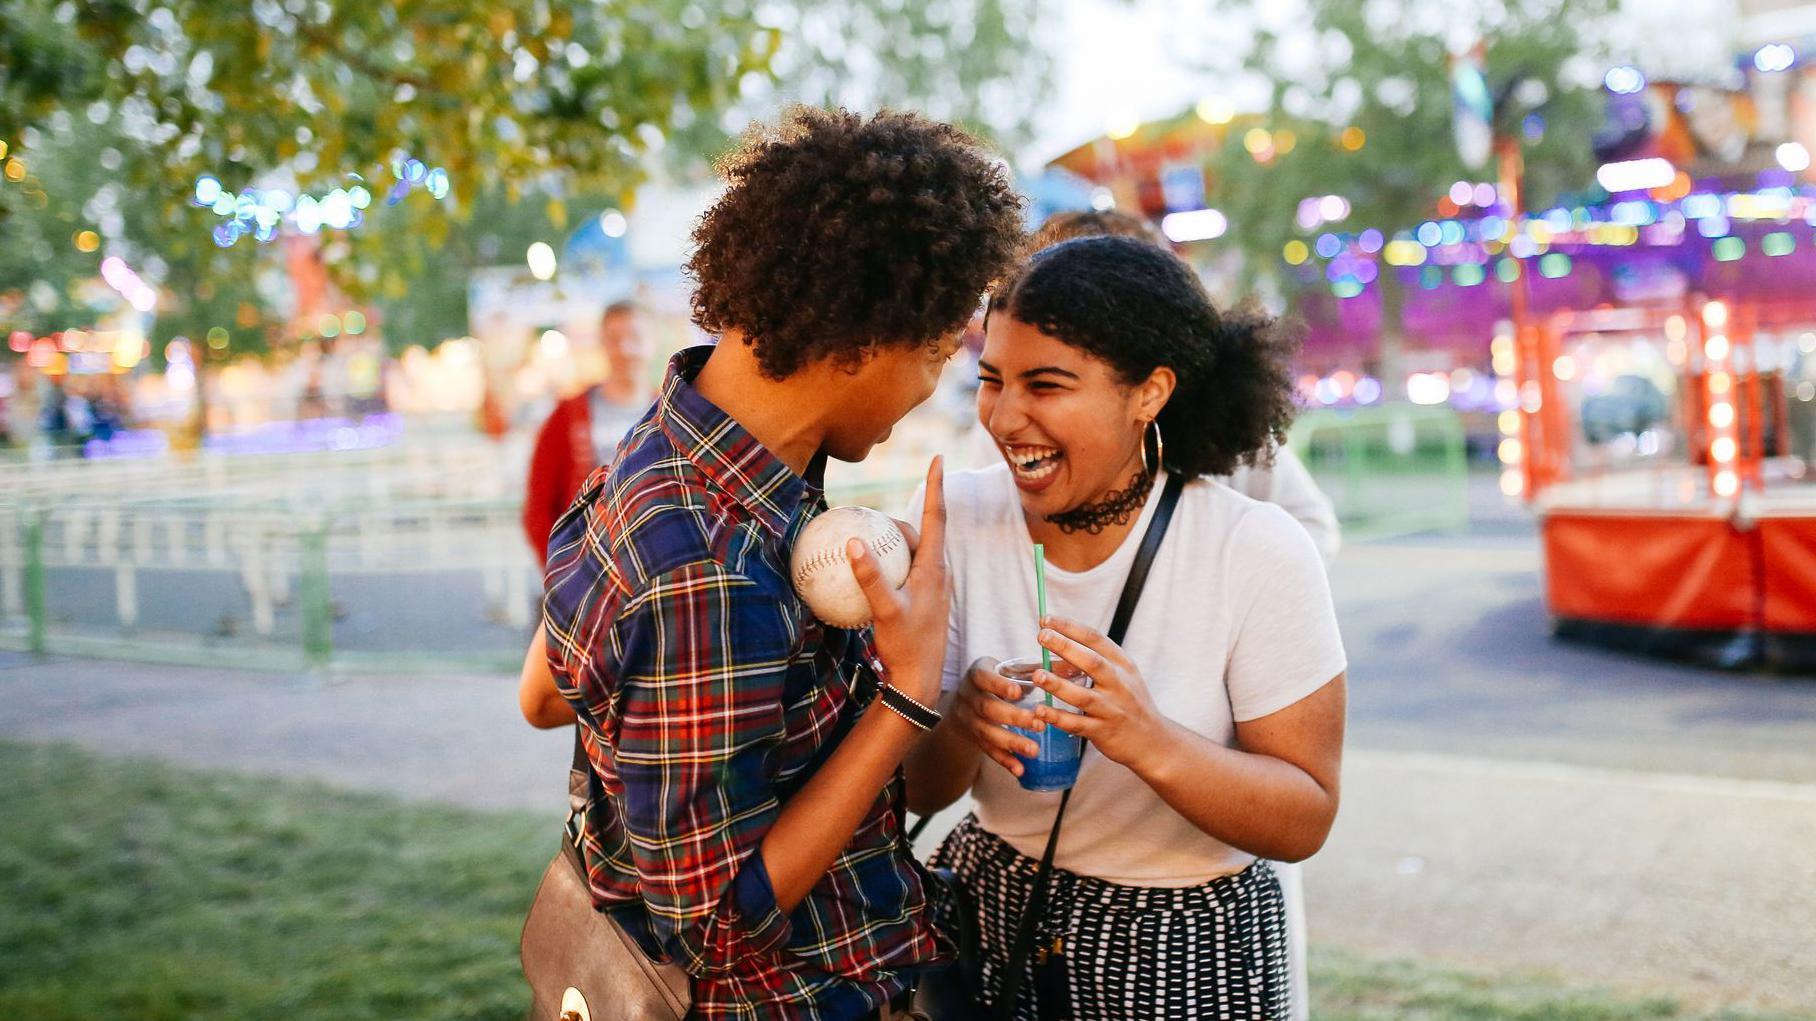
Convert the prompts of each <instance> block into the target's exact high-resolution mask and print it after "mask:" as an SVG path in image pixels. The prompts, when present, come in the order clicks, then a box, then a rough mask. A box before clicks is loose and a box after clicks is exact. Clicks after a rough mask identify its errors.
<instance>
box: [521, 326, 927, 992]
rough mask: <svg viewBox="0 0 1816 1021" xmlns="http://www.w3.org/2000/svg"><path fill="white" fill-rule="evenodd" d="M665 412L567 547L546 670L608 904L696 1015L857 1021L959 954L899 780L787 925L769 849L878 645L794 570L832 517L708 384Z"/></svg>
mask: <svg viewBox="0 0 1816 1021" xmlns="http://www.w3.org/2000/svg"><path fill="white" fill-rule="evenodd" d="M710 350H711V349H710V348H694V349H691V350H688V351H684V352H682V353H681V354H679V355H677V356H676V357H675V359H674V361H673V363H671V365H670V369H669V375H668V379H667V381H666V383H665V384H664V386H663V389H662V393H661V395H660V396H659V397H658V398H657V400H656V402H655V404H654V406H653V407H652V408H651V409H650V411H649V412H648V414H646V415H645V416H644V418H643V420H642V421H641V422H640V423H639V424H638V425H637V426H636V427H635V428H634V429H632V430H631V432H630V433H629V435H627V436H626V437H625V440H624V442H623V444H622V445H621V446H620V447H619V450H618V457H617V459H616V461H615V462H614V464H613V465H612V467H611V468H610V470H609V471H599V472H595V473H594V475H593V476H592V478H591V479H590V480H589V481H588V482H587V485H586V487H585V488H584V489H583V490H582V492H581V495H580V497H579V499H578V500H577V501H576V502H575V504H574V506H573V507H572V508H571V509H570V510H569V511H568V512H567V514H566V515H564V516H563V517H562V519H561V520H560V521H559V522H557V523H556V526H555V529H554V533H553V535H552V536H551V538H550V540H549V561H548V564H549V566H548V573H547V576H546V589H547V591H546V599H545V601H544V609H543V618H544V622H545V624H546V626H547V634H548V649H549V660H550V665H551V667H552V668H553V672H554V675H555V679H556V683H557V685H558V686H559V687H560V689H561V692H562V695H563V696H565V697H566V698H567V700H568V701H569V703H570V704H572V705H573V707H574V709H575V710H576V712H577V713H578V715H579V719H580V725H581V728H582V738H583V741H584V744H585V746H586V751H587V755H588V758H589V759H590V760H591V763H592V773H593V775H592V777H591V779H590V788H589V792H588V795H589V796H588V805H587V808H586V811H585V813H584V816H583V819H582V826H581V844H582V858H583V859H584V861H585V862H586V867H587V871H588V874H589V877H590V879H591V885H592V893H593V899H594V901H595V903H596V904H598V905H599V907H600V908H602V909H605V910H610V911H613V912H614V914H615V916H616V917H618V918H619V920H620V921H621V922H622V923H623V924H624V925H625V926H626V928H627V929H628V930H629V931H630V932H632V934H633V935H635V936H636V937H637V938H638V940H639V941H640V942H642V943H643V944H644V947H645V949H646V950H648V951H649V952H650V953H651V954H652V955H653V956H656V957H658V958H660V959H665V960H671V961H674V962H676V963H678V964H680V965H681V966H682V967H683V968H685V969H686V970H687V971H688V973H689V974H690V975H692V976H693V978H694V981H693V993H694V1001H695V1007H694V1009H695V1012H696V1016H698V1017H700V1018H702V1019H705V1021H717V1019H721V1018H725V1019H729V1018H739V1019H757V1018H762V1019H770V1018H774V1019H790V1021H792V1019H803V1021H838V1019H847V1018H853V1019H855V1018H862V1017H865V1016H867V1015H868V1014H869V1013H870V1012H871V1011H873V1010H874V1009H876V1007H878V1006H879V1005H881V1004H883V1003H886V1002H888V1001H889V1000H890V999H891V998H892V997H894V996H895V995H896V994H897V993H899V992H901V991H903V990H904V989H906V988H907V987H908V986H909V985H910V984H911V983H912V981H913V978H914V974H915V972H916V970H917V969H918V968H919V967H921V966H923V965H926V964H930V963H933V962H934V961H936V960H938V959H940V958H941V948H940V945H939V944H938V942H937V941H936V938H935V937H934V935H933V932H932V929H931V926H930V923H929V920H928V910H927V904H926V899H925V892H924V887H923V883H922V876H921V873H920V872H919V871H918V869H919V866H918V865H917V864H916V863H915V862H914V859H913V856H912V855H911V854H910V853H909V851H908V849H907V847H906V842H905V840H904V839H903V836H902V812H901V809H900V805H901V776H900V774H899V773H898V774H897V777H896V779H895V780H894V781H893V782H892V783H891V784H890V785H889V787H888V789H886V790H884V791H883V792H882V794H881V795H880V796H879V797H878V798H877V800H876V803H875V804H874V805H872V806H871V808H870V810H869V812H868V813H867V814H866V816H865V818H864V822H863V824H862V825H860V826H859V827H858V830H857V832H856V834H854V835H853V836H852V838H851V841H850V843H849V844H847V845H846V847H845V849H844V850H843V851H842V852H840V854H839V857H838V859H837V860H836V861H834V862H833V864H832V867H831V868H830V869H828V870H827V872H826V875H825V876H823V877H821V879H820V881H819V882H818V883H816V884H815V885H814V887H813V889H812V891H811V892H809V893H808V895H807V898H806V899H805V900H804V901H802V902H801V904H800V905H799V906H797V907H796V908H795V909H794V910H793V911H791V912H788V913H786V914H785V913H783V912H782V911H780V910H779V909H778V906H777V904H776V898H775V893H774V891H773V890H772V889H771V886H770V880H769V874H768V872H767V870H766V869H765V867H764V864H763V858H762V855H761V854H758V853H756V852H757V849H758V845H759V844H760V843H761V842H762V840H763V837H764V835H765V834H766V833H768V831H769V828H770V826H771V825H772V824H773V823H774V822H775V819H776V815H777V813H778V812H779V811H780V809H781V806H782V804H783V803H784V802H786V801H787V800H788V798H789V797H790V796H791V795H792V794H793V793H794V792H795V791H797V790H799V789H800V788H801V786H802V785H803V784H805V783H806V781H807V779H808V778H809V777H810V776H812V774H813V773H814V771H815V770H816V769H817V768H818V767H819V765H820V764H821V763H822V762H824V761H825V759H826V758H827V756H829V755H830V754H831V753H832V751H833V749H834V748H835V747H836V746H837V745H838V743H839V741H840V740H841V739H842V738H843V737H844V736H845V734H846V733H847V732H848V731H849V730H850V728H851V726H852V725H853V724H854V723H855V722H856V720H857V717H858V715H859V713H860V712H861V711H862V709H863V708H864V706H865V705H866V704H867V703H868V701H869V698H870V697H871V696H872V695H873V694H874V691H875V687H876V679H875V675H874V672H873V671H872V670H871V668H870V667H869V666H868V664H869V662H870V656H871V646H870V642H869V635H868V632H853V631H844V630H840V629H837V628H829V627H825V626H823V625H822V624H820V623H819V622H818V621H817V620H815V619H814V617H813V615H812V614H811V613H810V612H809V611H808V610H807V609H806V607H805V606H804V605H803V604H802V603H801V601H800V600H799V599H798V598H797V597H796V596H795V594H794V590H793V586H792V585H791V584H790V583H789V574H788V552H789V549H790V547H791V546H792V544H793V542H794V539H795V536H796V535H797V534H798V533H799V531H800V529H801V526H802V525H804V524H805V523H806V521H807V520H808V519H809V518H810V517H811V516H812V515H813V513H814V512H815V511H817V510H819V509H822V508H823V507H824V506H825V499H824V497H823V495H822V494H821V492H820V490H819V489H818V488H817V487H816V486H814V485H811V484H809V483H808V482H807V481H806V480H804V479H802V478H801V477H800V476H798V475H796V474H795V473H794V472H793V471H791V470H790V469H789V468H788V467H787V466H786V465H784V464H783V463H782V462H781V461H779V460H777V459H776V457H775V456H774V455H773V454H771V453H770V452H769V451H768V450H767V449H765V448H764V447H763V446H762V445H761V444H760V443H758V442H757V441H756V440H755V439H754V438H753V437H752V436H751V435H750V434H749V433H748V432H746V431H745V430H744V429H743V428H742V427H740V426H739V425H738V424H737V423H736V422H734V421H733V420H732V419H731V418H730V417H729V416H727V415H726V414H725V413H724V412H722V411H720V410H719V409H718V408H717V407H715V406H713V405H712V404H711V403H710V402H708V401H707V400H706V399H705V398H703V397H701V396H700V395H699V393H698V392H696V391H695V390H694V389H693V387H692V386H691V385H690V381H691V380H692V378H693V376H694V375H695V374H696V373H697V372H698V371H699V368H700V366H701V365H702V364H703V363H704V361H705V358H706V355H707V354H708V353H709V352H710Z"/></svg>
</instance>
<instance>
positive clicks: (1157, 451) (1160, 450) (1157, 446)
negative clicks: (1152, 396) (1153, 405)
mask: <svg viewBox="0 0 1816 1021" xmlns="http://www.w3.org/2000/svg"><path fill="white" fill-rule="evenodd" d="M1148 424H1149V425H1151V426H1153V427H1154V464H1155V468H1154V470H1158V469H1162V468H1165V467H1166V466H1167V444H1166V441H1165V440H1163V439H1161V438H1160V420H1159V419H1158V418H1157V419H1155V420H1154V421H1152V422H1149V423H1148ZM1141 466H1142V467H1143V468H1147V466H1148V435H1147V430H1145V429H1144V430H1142V434H1141ZM1151 473H1152V471H1150V474H1151Z"/></svg>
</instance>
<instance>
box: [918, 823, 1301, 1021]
mask: <svg viewBox="0 0 1816 1021" xmlns="http://www.w3.org/2000/svg"><path fill="white" fill-rule="evenodd" d="M933 863H934V864H935V865H939V866H943V867H945V868H949V869H951V870H952V871H953V872H954V873H955V874H956V875H957V876H958V878H959V879H960V880H961V881H963V883H964V884H965V887H966V889H967V890H969V891H970V893H971V896H972V898H973V900H974V901H975V902H976V905H977V913H978V916H979V917H978V920H977V921H978V929H979V936H980V941H981V943H982V945H983V983H984V988H985V989H986V990H987V991H991V992H993V991H995V990H998V989H1000V988H1001V987H1002V980H1003V973H1004V972H1005V971H1006V970H1007V968H1008V965H1009V951H1010V946H1011V944H1012V943H1013V942H1014V940H1015V927H1016V925H1017V924H1018V923H1019V921H1020V919H1021V912H1022V907H1023V905H1025V904H1026V903H1027V902H1028V895H1029V893H1030V892H1031V890H1032V888H1033V885H1034V875H1035V872H1036V871H1037V870H1038V868H1039V866H1040V863H1039V862H1038V861H1036V860H1035V859H1033V858H1030V857H1028V856H1027V855H1024V854H1021V853H1020V852H1018V851H1016V850H1015V849H1014V848H1012V847H1010V846H1009V845H1008V844H1007V843H1004V842H1003V840H1002V839H1001V838H999V837H997V836H996V835H995V834H992V833H990V832H989V831H987V830H985V829H984V828H983V827H981V826H979V825H978V824H977V820H976V818H975V817H967V818H966V819H965V821H964V822H962V823H960V824H959V825H958V828H957V829H955V830H953V831H952V834H951V835H950V836H948V837H947V838H946V840H945V842H944V843H943V844H941V845H940V849H939V850H938V851H937V852H935V853H934V855H933ZM1050 896H1051V899H1050V900H1049V903H1048V910H1047V917H1046V919H1044V920H1043V922H1042V925H1041V928H1040V930H1039V938H1038V939H1037V940H1036V941H1035V945H1036V946H1044V947H1050V946H1052V945H1053V943H1054V941H1055V940H1056V939H1058V940H1061V941H1062V945H1063V947H1064V954H1065V967H1064V969H1063V975H1064V979H1063V985H1064V987H1065V988H1064V989H1055V988H1053V985H1054V982H1053V970H1052V969H1047V971H1046V975H1045V981H1042V980H1040V979H1037V977H1036V970H1037V969H1036V966H1035V965H1034V963H1033V962H1030V963H1029V965H1028V972H1027V974H1026V975H1025V976H1024V978H1023V981H1022V990H1023V992H1022V994H1021V995H1020V996H1019V997H1018V1000H1019V1001H1020V1002H1019V1003H1018V1004H1017V1010H1016V1014H1015V1017H1016V1021H1057V1019H1071V1021H1135V1019H1144V1021H1145V1019H1161V1018H1177V1019H1186V1018H1191V1019H1199V1018H1204V1019H1217V1021H1286V1018H1287V1017H1288V1016H1289V1013H1288V1006H1289V999H1290V991H1289V987H1288V981H1287V950H1286V915H1285V910H1284V905H1283V902H1282V900H1281V896H1280V882H1279V880H1278V879H1276V878H1275V876H1274V871H1273V869H1272V868H1271V867H1270V866H1269V865H1268V864H1267V862H1265V861H1257V862H1256V863H1255V864H1253V865H1251V866H1249V867H1248V868H1247V869H1244V870H1243V871H1241V872H1239V873H1236V874H1235V875H1231V876H1222V877H1219V878H1217V879H1213V880H1211V881H1210V882H1208V883H1204V884H1202V885H1199V886H1189V887H1183V888H1170V887H1142V886H1120V885H1117V884H1115V883H1106V882H1104V881H1102V880H1099V879H1092V878H1090V877H1088V876H1080V875H1077V874H1074V873H1071V872H1066V871H1064V870H1062V869H1054V870H1053V889H1052V892H1051V895H1050ZM1043 985H1044V986H1046V987H1047V988H1044V989H1040V990H1039V991H1038V992H1037V987H1039V986H1043Z"/></svg>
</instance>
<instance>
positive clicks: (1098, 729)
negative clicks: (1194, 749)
mask: <svg viewBox="0 0 1816 1021" xmlns="http://www.w3.org/2000/svg"><path fill="white" fill-rule="evenodd" d="M1041 624H1042V625H1043V626H1042V628H1041V632H1040V636H1039V640H1040V644H1041V645H1042V646H1044V647H1045V648H1046V649H1048V650H1049V651H1050V652H1052V653H1053V654H1054V655H1055V656H1058V657H1059V658H1060V659H1063V660H1065V661H1066V662H1067V663H1070V664H1072V665H1073V666H1075V667H1077V668H1078V669H1079V670H1080V671H1082V672H1084V673H1085V674H1087V675H1089V676H1090V678H1091V682H1092V684H1091V687H1089V688H1087V687H1084V686H1082V685H1078V684H1074V683H1072V682H1071V681H1068V680H1065V679H1064V678H1062V677H1060V676H1059V675H1058V674H1055V673H1053V672H1052V671H1049V670H1036V671H1034V683H1035V684H1037V685H1039V686H1040V687H1042V688H1044V689H1046V690H1047V691H1050V692H1052V693H1053V697H1054V698H1057V699H1059V700H1060V701H1063V702H1066V703H1067V704H1069V705H1072V706H1076V707H1077V708H1078V709H1079V710H1080V711H1081V712H1082V713H1083V715H1082V716H1081V715H1079V714H1078V713H1069V712H1066V711H1064V710H1062V709H1059V708H1057V707H1054V706H1046V705H1043V706H1037V707H1036V708H1035V710H1034V715H1035V718H1036V719H1038V720H1040V721H1042V722H1043V723H1046V724H1047V725H1049V726H1053V727H1058V728H1059V729H1061V730H1063V731H1065V732H1066V733H1068V734H1077V735H1078V736H1080V737H1082V738H1084V739H1085V740H1087V741H1089V742H1091V745H1092V747H1094V748H1096V749H1097V750H1098V751H1100V752H1102V753H1103V754H1104V757H1106V758H1108V759H1110V760H1111V761H1112V762H1118V763H1121V764H1122V765H1124V766H1127V767H1129V768H1130V769H1131V770H1134V771H1135V773H1136V774H1137V775H1144V774H1145V770H1146V766H1147V764H1148V763H1150V762H1153V761H1156V759H1157V758H1158V757H1162V756H1165V755H1166V749H1167V745H1168V743H1169V742H1170V741H1171V739H1172V724H1171V723H1170V722H1169V721H1168V720H1167V718H1166V717H1165V716H1162V715H1161V714H1160V710H1159V709H1157V708H1156V707H1155V705H1154V698H1153V696H1152V695H1151V694H1149V693H1148V686H1147V683H1146V682H1145V681H1143V680H1142V678H1141V671H1140V670H1138V669H1136V667H1135V664H1134V663H1133V662H1132V661H1131V660H1130V659H1129V657H1128V655H1127V654H1126V653H1124V652H1123V651H1122V647H1121V646H1119V645H1117V644H1116V643H1115V642H1112V641H1110V640H1109V639H1108V638H1106V637H1104V636H1103V635H1101V634H1099V633H1098V632H1096V631H1093V630H1091V629H1090V628H1088V627H1085V626H1084V625H1083V624H1079V623H1077V622H1076V621H1071V620H1067V619H1065V618H1064V617H1044V618H1042V619H1041Z"/></svg>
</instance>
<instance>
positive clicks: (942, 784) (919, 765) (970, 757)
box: [903, 695, 984, 815]
mask: <svg viewBox="0 0 1816 1021" xmlns="http://www.w3.org/2000/svg"><path fill="white" fill-rule="evenodd" d="M953 701H954V698H953V696H951V695H947V696H946V697H945V698H944V699H942V700H941V705H940V712H941V713H943V714H944V715H945V719H944V720H942V721H941V722H940V725H939V726H937V727H935V728H933V732H932V733H931V734H928V735H926V736H925V737H923V738H921V739H920V740H919V741H917V742H916V743H915V745H914V748H913V749H912V750H910V751H909V752H908V758H907V759H906V760H905V761H904V762H903V766H904V767H905V770H906V772H907V775H908V810H909V811H910V812H913V813H914V814H916V815H932V814H933V813H935V812H937V811H939V810H940V809H942V808H945V807H946V806H948V805H950V804H952V803H953V802H955V801H957V800H958V799H959V798H962V797H964V795H965V792H966V791H968V790H970V789H971V785H972V784H973V783H975V782H976V781H977V771H978V769H979V768H981V767H982V765H983V761H984V755H983V752H982V751H980V750H979V749H978V747H977V745H975V744H973V743H972V741H971V739H970V738H968V737H966V736H965V734H964V733H963V731H962V730H961V729H960V728H959V726H958V724H957V723H956V721H955V720H954V717H953V712H952V704H953Z"/></svg>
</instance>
